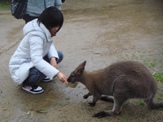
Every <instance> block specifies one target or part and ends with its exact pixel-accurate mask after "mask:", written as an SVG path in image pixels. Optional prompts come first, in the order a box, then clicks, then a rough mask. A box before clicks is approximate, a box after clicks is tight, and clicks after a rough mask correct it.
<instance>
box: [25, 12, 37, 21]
mask: <svg viewBox="0 0 163 122" xmlns="http://www.w3.org/2000/svg"><path fill="white" fill-rule="evenodd" d="M36 18H38V17H33V16H30V15H29V14H26V15H24V17H23V19H24V21H25V23H28V22H29V21H31V20H34V19H36Z"/></svg>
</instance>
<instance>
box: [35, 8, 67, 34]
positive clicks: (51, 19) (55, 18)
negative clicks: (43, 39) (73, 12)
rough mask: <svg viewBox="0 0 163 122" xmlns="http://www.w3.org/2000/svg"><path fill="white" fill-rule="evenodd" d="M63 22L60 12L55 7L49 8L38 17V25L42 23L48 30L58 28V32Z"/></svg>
mask: <svg viewBox="0 0 163 122" xmlns="http://www.w3.org/2000/svg"><path fill="white" fill-rule="evenodd" d="M63 21H64V18H63V14H62V12H61V11H60V10H59V9H57V8H55V7H49V8H47V9H45V10H44V11H43V12H42V13H41V15H40V16H39V17H38V22H39V24H40V23H43V24H44V25H45V27H46V28H47V29H48V30H50V29H51V28H53V27H57V26H59V29H58V31H59V30H60V28H61V27H62V25H63Z"/></svg>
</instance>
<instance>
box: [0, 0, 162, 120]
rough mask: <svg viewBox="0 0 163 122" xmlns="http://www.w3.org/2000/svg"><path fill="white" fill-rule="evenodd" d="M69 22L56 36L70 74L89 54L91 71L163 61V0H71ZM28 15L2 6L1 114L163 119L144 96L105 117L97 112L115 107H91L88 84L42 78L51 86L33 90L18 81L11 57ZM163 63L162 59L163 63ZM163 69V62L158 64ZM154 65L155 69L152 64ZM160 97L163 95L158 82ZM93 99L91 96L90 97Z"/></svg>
mask: <svg viewBox="0 0 163 122" xmlns="http://www.w3.org/2000/svg"><path fill="white" fill-rule="evenodd" d="M62 11H63V14H64V16H65V22H64V26H63V28H62V30H61V32H60V33H58V35H57V37H55V38H54V40H55V45H56V47H57V48H58V50H62V51H63V53H64V55H65V58H64V61H63V62H62V63H61V64H60V65H59V67H60V70H61V71H62V72H64V73H65V74H66V75H67V76H68V75H69V73H70V72H71V71H72V70H73V69H74V68H75V67H76V66H77V65H78V64H79V63H81V62H82V61H84V60H86V61H87V65H86V68H87V70H89V71H92V70H96V69H100V68H103V67H105V66H107V65H109V64H111V63H112V62H115V61H118V60H126V59H127V60H128V59H132V60H139V61H142V62H143V63H145V64H146V65H150V63H149V62H151V61H155V62H157V63H158V62H159V61H163V2H161V0H114V1H113V0H67V1H66V2H65V3H64V4H63V7H62ZM23 25H24V21H23V20H16V19H14V18H13V17H12V16H11V15H10V12H8V11H7V12H0V33H1V34H0V37H1V42H0V47H1V48H0V58H1V60H0V63H1V67H0V70H1V73H0V81H1V85H0V120H1V122H108V121H113V122H115V121H120V122H126V121H133V122H140V121H141V122H143V121H144V122H146V121H149V122H156V121H157V122H162V121H163V116H162V115H163V111H162V110H148V109H147V108H146V106H145V105H144V104H143V102H142V101H141V100H130V101H128V102H126V103H125V104H124V106H123V111H122V113H121V115H119V116H114V117H113V116H111V117H106V118H102V119H96V118H92V115H93V114H94V113H96V112H98V111H101V110H103V109H111V108H112V103H106V102H103V101H98V103H97V105H96V106H95V107H93V108H92V107H90V106H89V105H88V101H86V100H83V98H82V96H83V95H84V94H85V93H86V92H87V90H86V89H85V87H84V86H83V85H82V84H78V86H77V87H76V88H69V87H65V85H64V84H62V83H60V82H58V80H57V79H55V80H54V81H53V82H50V83H42V84H41V86H42V87H43V88H44V89H45V92H44V93H43V94H41V95H31V94H28V93H26V92H24V91H22V90H21V88H19V87H17V86H15V85H14V83H13V81H12V80H11V78H10V75H9V71H8V61H9V58H10V56H11V55H12V53H13V52H14V50H15V48H16V47H17V44H18V43H19V41H20V39H21V38H22V28H23ZM161 66H162V65H161ZM154 68H155V69H154V70H156V71H163V69H162V67H160V65H159V64H158V66H156V67H154ZM152 71H153V70H152ZM158 87H159V89H158V94H157V96H156V100H157V101H159V100H162V101H163V85H162V84H161V83H158ZM89 100H90V99H89Z"/></svg>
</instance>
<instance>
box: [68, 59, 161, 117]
mask: <svg viewBox="0 0 163 122" xmlns="http://www.w3.org/2000/svg"><path fill="white" fill-rule="evenodd" d="M85 64H86V61H84V62H83V63H82V64H80V65H79V66H78V67H77V68H76V69H75V70H74V71H73V72H72V73H71V74H70V76H69V78H68V81H69V82H71V83H73V82H77V81H79V82H81V83H83V84H84V85H85V86H86V87H87V89H88V90H89V93H88V94H86V95H84V98H85V99H87V98H88V97H89V96H90V95H93V101H92V103H89V104H90V105H91V106H95V104H96V102H97V101H98V100H99V99H101V97H102V95H107V96H105V99H108V100H113V101H114V106H113V109H112V110H105V111H102V112H99V113H97V114H94V117H99V118H100V117H104V116H109V115H117V114H120V112H121V107H122V105H123V103H124V102H125V101H126V100H127V99H129V98H143V99H144V101H145V102H146V104H147V105H148V107H149V108H151V109H157V108H160V107H163V103H155V102H153V98H154V96H155V94H156V91H157V85H156V82H155V80H154V78H153V76H152V75H151V73H150V71H149V70H148V69H147V68H146V67H145V66H144V65H143V64H142V63H139V62H135V61H123V62H118V63H114V64H112V65H110V66H108V67H106V68H104V69H101V70H98V71H94V72H87V71H85V70H84V69H85ZM109 96H113V97H109Z"/></svg>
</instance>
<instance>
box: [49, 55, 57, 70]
mask: <svg viewBox="0 0 163 122" xmlns="http://www.w3.org/2000/svg"><path fill="white" fill-rule="evenodd" d="M50 64H51V65H52V66H53V67H55V68H56V69H58V65H57V61H56V59H55V58H53V57H52V58H51V60H50Z"/></svg>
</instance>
